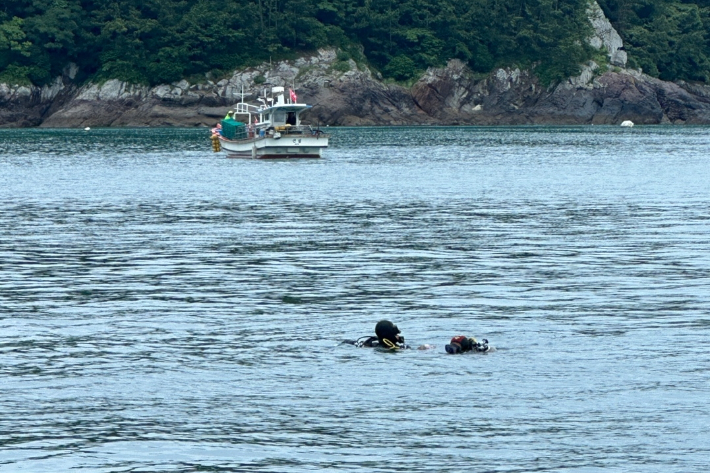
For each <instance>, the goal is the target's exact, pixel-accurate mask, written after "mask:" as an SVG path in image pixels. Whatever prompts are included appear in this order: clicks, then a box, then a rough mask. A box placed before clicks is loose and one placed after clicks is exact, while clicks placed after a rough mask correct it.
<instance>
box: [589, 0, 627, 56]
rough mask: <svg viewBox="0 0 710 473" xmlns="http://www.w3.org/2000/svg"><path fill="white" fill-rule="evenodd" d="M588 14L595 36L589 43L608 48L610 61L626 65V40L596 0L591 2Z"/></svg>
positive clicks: (598, 47)
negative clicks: (622, 38)
mask: <svg viewBox="0 0 710 473" xmlns="http://www.w3.org/2000/svg"><path fill="white" fill-rule="evenodd" d="M587 14H588V15H589V21H590V23H591V24H592V28H594V36H592V37H591V38H589V43H590V44H591V45H592V46H594V47H595V48H597V49H600V48H602V47H604V48H606V50H607V53H608V55H609V62H611V64H612V65H614V66H619V67H626V60H627V56H626V51H624V42H623V41H622V40H621V36H619V33H617V32H616V30H615V29H614V27H613V26H611V23H610V22H609V20H608V19H607V17H606V16H605V15H604V11H603V10H602V9H601V7H600V6H599V4H598V3H597V2H596V0H594V1H592V2H590V3H589V9H588V10H587Z"/></svg>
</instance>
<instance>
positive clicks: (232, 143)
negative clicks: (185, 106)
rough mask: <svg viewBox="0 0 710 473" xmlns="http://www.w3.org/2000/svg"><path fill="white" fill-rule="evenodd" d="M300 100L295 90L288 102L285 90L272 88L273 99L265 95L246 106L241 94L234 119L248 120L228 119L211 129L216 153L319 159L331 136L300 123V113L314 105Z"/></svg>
mask: <svg viewBox="0 0 710 473" xmlns="http://www.w3.org/2000/svg"><path fill="white" fill-rule="evenodd" d="M297 99H298V97H297V96H296V94H295V92H294V91H293V90H289V97H288V99H287V98H286V97H285V94H284V88H283V87H272V88H271V95H270V96H269V95H268V94H266V93H265V94H264V96H263V97H260V98H258V99H257V100H258V101H259V102H261V103H260V104H259V105H251V104H248V103H245V102H244V94H242V101H241V102H240V103H238V104H237V106H236V108H235V109H234V115H233V117H236V116H242V117H245V118H244V119H243V121H238V120H237V119H236V118H225V119H224V120H222V122H221V123H220V125H219V126H218V127H217V128H213V129H212V144H213V148H214V150H215V151H225V152H227V155H228V156H230V157H245V158H272V159H273V158H276V159H283V158H320V157H321V153H322V151H323V149H324V148H327V147H328V138H329V135H328V134H327V133H324V132H322V131H321V130H320V127H316V128H314V127H313V126H310V125H302V124H301V117H300V115H301V113H302V112H304V111H306V110H308V109H309V108H311V106H310V105H306V104H304V103H298V101H297Z"/></svg>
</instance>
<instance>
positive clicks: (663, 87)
mask: <svg viewBox="0 0 710 473" xmlns="http://www.w3.org/2000/svg"><path fill="white" fill-rule="evenodd" d="M588 14H589V19H590V22H591V23H592V26H593V28H594V31H595V33H594V35H593V36H592V37H591V38H589V42H590V44H591V45H592V46H594V47H597V48H600V49H602V48H603V49H605V50H606V52H607V55H608V58H609V63H610V64H611V65H610V66H608V67H607V66H604V67H605V68H606V69H604V70H602V69H603V68H602V67H600V66H599V65H598V64H596V63H594V62H590V63H589V64H586V65H584V66H583V67H582V72H581V74H580V75H579V76H577V77H573V78H570V79H568V80H566V81H565V82H563V83H561V84H557V85H556V86H554V87H544V86H543V85H542V84H540V82H539V81H538V79H537V78H536V76H535V74H534V73H533V71H530V70H520V69H498V70H495V71H493V72H492V73H491V74H489V75H488V76H487V77H484V78H480V77H476V76H475V75H474V74H473V73H472V72H471V71H470V70H469V69H468V67H466V65H464V64H463V63H462V62H461V61H458V60H452V61H449V63H448V65H447V66H446V67H443V68H432V69H429V70H428V71H426V73H425V74H424V75H423V76H422V77H421V78H420V79H419V81H417V82H416V83H415V84H414V85H413V86H412V87H403V86H401V85H396V84H390V83H386V82H384V81H382V80H381V77H379V75H378V74H376V73H373V72H372V71H370V70H369V69H368V68H367V67H365V66H363V65H361V64H356V63H355V62H354V61H353V60H347V61H343V60H342V59H338V55H337V52H336V51H335V50H333V49H324V50H320V51H318V53H317V54H314V55H311V56H308V57H302V58H299V59H297V60H295V61H281V62H278V63H275V64H271V63H268V64H262V65H261V66H259V67H255V68H249V69H245V70H242V71H236V72H235V73H234V74H233V75H232V76H231V77H228V78H224V79H222V80H219V81H216V82H215V81H212V80H208V79H205V81H203V82H202V83H198V84H191V83H188V82H187V81H185V80H183V81H180V82H177V83H174V84H164V85H159V86H157V87H146V86H135V85H130V84H126V83H124V82H121V81H118V80H109V81H107V82H105V83H101V84H95V83H89V84H85V85H83V86H81V87H78V86H77V85H76V84H75V82H74V78H75V76H76V75H77V70H76V66H74V65H69V66H67V68H65V70H64V74H63V75H62V77H59V78H57V79H56V81H55V82H54V83H52V84H51V85H48V86H45V87H41V88H39V87H25V86H19V85H15V86H10V85H7V84H0V126H3V127H29V126H43V127H86V126H91V127H97V126H211V125H214V124H215V123H216V122H217V121H218V120H219V119H220V118H222V117H223V116H224V115H225V113H226V112H227V110H228V109H229V108H230V107H232V106H233V105H234V104H235V103H237V102H239V101H240V100H241V99H242V98H244V100H245V101H252V102H253V101H254V100H255V99H256V98H258V96H259V95H261V94H262V93H263V91H264V90H265V89H268V88H269V87H272V86H284V87H294V86H297V87H296V90H297V92H298V95H299V101H300V102H305V103H308V104H311V105H313V108H312V109H311V110H310V111H309V112H306V114H304V121H307V122H309V123H312V124H316V123H321V124H330V125H409V124H417V125H426V124H429V125H458V124H471V125H515V124H619V123H621V122H622V121H624V120H631V121H633V122H634V123H637V124H658V123H673V124H683V123H688V124H710V87H707V86H703V85H698V84H689V83H686V82H683V81H680V82H678V83H671V82H663V81H661V80H658V79H655V78H653V77H650V76H648V75H645V74H642V73H641V72H639V71H632V70H627V69H623V67H624V66H625V65H626V59H627V58H626V52H625V51H624V50H623V42H622V41H621V37H620V36H619V35H618V33H617V32H616V30H614V28H613V27H612V26H611V24H610V23H609V21H608V20H607V19H606V17H604V13H603V12H602V10H601V8H600V7H599V5H598V4H597V3H596V2H592V3H591V4H590V7H589V10H588Z"/></svg>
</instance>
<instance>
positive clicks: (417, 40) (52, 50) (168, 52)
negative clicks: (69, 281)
mask: <svg viewBox="0 0 710 473" xmlns="http://www.w3.org/2000/svg"><path fill="white" fill-rule="evenodd" d="M601 4H602V8H603V9H604V10H605V12H606V13H607V15H608V16H609V17H610V19H611V20H612V22H613V23H614V25H615V26H616V27H617V29H618V30H619V32H620V34H621V35H622V37H623V38H624V40H625V42H626V43H627V44H628V48H627V49H628V52H629V56H630V62H631V63H632V64H635V65H638V66H640V67H643V68H644V70H645V71H646V72H649V73H651V74H654V75H658V76H659V77H661V78H664V79H678V78H683V79H690V80H702V81H707V80H708V72H709V71H710V61H709V60H708V57H710V44H709V41H708V40H709V39H710V37H709V36H708V31H710V0H696V1H690V0H686V1H680V0H601ZM587 5H588V3H587V0H239V1H237V0H91V1H89V0H12V1H10V2H4V3H3V6H2V7H0V81H9V82H14V83H30V82H31V83H35V84H45V83H47V82H49V81H51V80H53V79H54V77H56V76H58V75H59V74H61V72H62V70H63V68H64V67H65V66H66V65H67V64H68V63H69V62H75V63H77V64H78V65H79V68H80V70H81V71H82V72H83V74H84V77H88V78H94V79H97V80H102V79H109V78H118V79H122V80H126V81H129V82H134V83H145V84H158V83H165V82H174V81H177V80H180V79H182V78H185V77H200V76H204V74H205V73H207V72H211V73H212V74H213V76H220V75H223V74H226V73H228V72H229V71H231V70H233V69H234V68H237V67H243V66H246V65H253V64H256V63H259V62H261V61H265V60H269V59H273V60H277V59H280V58H286V57H293V56H294V55H295V54H299V53H302V52H308V51H313V50H315V49H317V48H319V47H324V46H335V47H338V48H340V53H339V55H338V62H336V64H335V65H334V69H335V70H339V71H343V72H344V71H346V70H349V69H350V67H351V66H350V63H348V61H349V60H350V59H353V60H354V61H355V62H356V63H357V64H358V65H359V64H362V63H368V64H369V65H370V66H372V67H375V68H376V69H378V70H379V71H381V72H382V73H383V74H384V76H385V77H388V78H391V79H394V80H399V81H409V80H412V79H415V78H416V77H417V76H418V75H419V74H420V73H421V72H422V71H424V70H426V68H428V67H440V66H443V65H445V64H446V62H447V61H448V60H449V59H452V58H458V59H460V60H462V61H464V62H465V63H467V64H468V65H469V66H470V67H471V68H472V69H473V70H474V71H476V72H482V73H485V72H488V71H490V70H492V69H493V68H494V67H497V66H516V65H517V66H522V67H534V68H535V71H536V73H537V74H538V75H539V76H540V77H541V79H542V80H543V81H544V82H545V83H551V82H554V81H557V80H560V79H563V78H565V77H568V76H570V75H573V74H576V73H577V72H578V68H579V64H580V63H583V62H584V61H586V60H588V59H590V58H592V57H594V55H595V54H597V52H596V51H593V50H592V49H591V48H590V47H589V46H587V41H586V38H588V37H589V35H590V34H591V27H590V25H589V21H588V20H587V16H586V9H587Z"/></svg>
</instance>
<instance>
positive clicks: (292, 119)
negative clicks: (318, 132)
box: [286, 112, 296, 126]
mask: <svg viewBox="0 0 710 473" xmlns="http://www.w3.org/2000/svg"><path fill="white" fill-rule="evenodd" d="M286 123H288V124H289V125H293V126H295V125H296V112H288V117H287V118H286Z"/></svg>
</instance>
